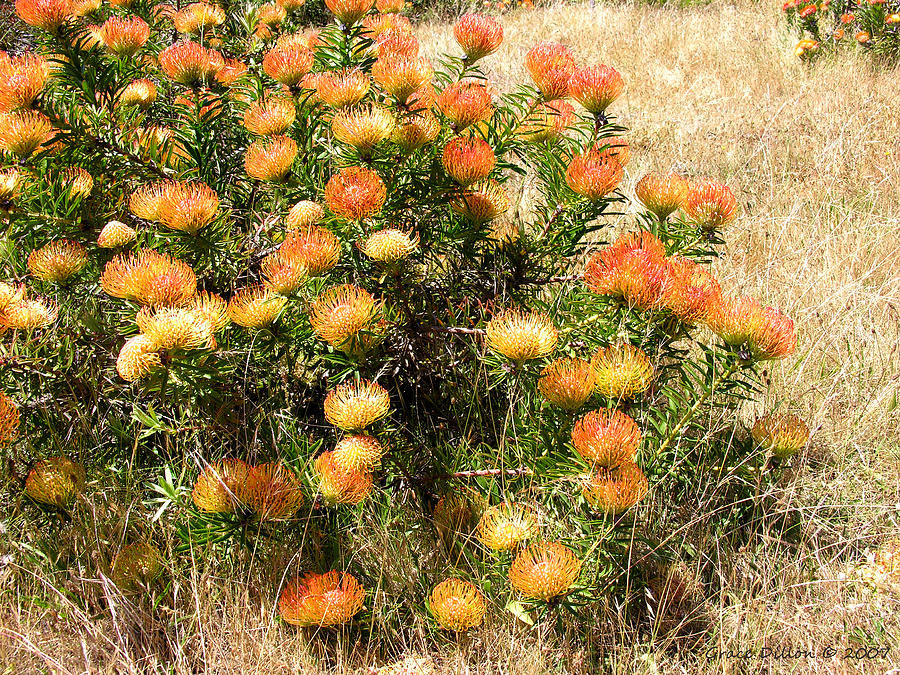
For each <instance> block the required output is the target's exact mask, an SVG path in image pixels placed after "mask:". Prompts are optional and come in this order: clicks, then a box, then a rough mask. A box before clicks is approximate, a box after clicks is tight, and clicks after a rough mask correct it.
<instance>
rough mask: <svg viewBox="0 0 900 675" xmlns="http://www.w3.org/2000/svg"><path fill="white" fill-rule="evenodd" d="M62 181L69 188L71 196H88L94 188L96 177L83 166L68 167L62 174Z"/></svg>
mask: <svg viewBox="0 0 900 675" xmlns="http://www.w3.org/2000/svg"><path fill="white" fill-rule="evenodd" d="M62 182H63V185H65V186H66V187H68V188H69V196H70V197H87V196H88V195H89V194H90V193H91V190H93V189H94V178H93V177H92V176H91V174H89V173H88V172H87V171H86V170H85V169H82V168H81V167H73V168H71V169H67V170H66V171H65V172H64V173H63V175H62Z"/></svg>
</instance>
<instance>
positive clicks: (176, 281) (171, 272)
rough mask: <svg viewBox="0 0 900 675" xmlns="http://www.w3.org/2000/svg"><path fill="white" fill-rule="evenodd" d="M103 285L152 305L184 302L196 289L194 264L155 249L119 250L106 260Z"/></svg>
mask: <svg viewBox="0 0 900 675" xmlns="http://www.w3.org/2000/svg"><path fill="white" fill-rule="evenodd" d="M100 286H101V287H102V288H103V290H104V291H106V292H107V293H108V294H109V295H111V296H113V297H114V298H123V299H125V300H131V301H134V302H137V303H140V304H142V305H149V306H151V307H156V306H163V307H174V306H177V305H183V304H185V303H186V302H188V301H189V300H190V299H191V298H193V297H194V296H195V295H196V293H197V277H196V275H195V274H194V270H192V269H191V267H190V266H189V265H188V264H186V263H183V262H181V261H180V260H175V259H174V258H171V257H170V256H167V255H165V254H163V253H157V252H156V251H151V250H143V251H137V252H135V253H128V254H125V253H120V254H119V255H117V256H115V257H114V258H113V259H112V260H110V261H109V262H108V263H107V264H106V268H105V269H104V270H103V275H102V276H101V277H100Z"/></svg>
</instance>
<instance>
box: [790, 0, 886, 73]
mask: <svg viewBox="0 0 900 675" xmlns="http://www.w3.org/2000/svg"><path fill="white" fill-rule="evenodd" d="M782 11H783V12H784V14H785V16H786V17H787V20H788V23H789V24H790V25H791V27H792V28H794V30H795V31H796V32H797V33H798V34H799V35H800V40H799V41H798V42H797V44H796V46H795V47H794V53H795V54H796V55H797V56H798V57H799V58H801V59H804V60H810V59H814V58H816V57H817V56H819V55H820V54H823V53H829V52H833V51H835V50H837V49H841V48H844V49H854V48H855V49H860V50H862V51H863V52H865V53H867V54H871V55H873V56H874V57H876V58H877V59H879V60H881V61H884V62H887V63H889V64H890V63H894V62H896V60H897V58H898V57H900V3H898V2H897V1H896V0H859V1H858V2H857V1H853V0H851V2H836V3H831V2H829V1H828V0H825V1H823V2H820V3H816V2H806V1H805V0H787V2H785V3H784V5H783V6H782Z"/></svg>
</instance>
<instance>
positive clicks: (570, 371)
mask: <svg viewBox="0 0 900 675" xmlns="http://www.w3.org/2000/svg"><path fill="white" fill-rule="evenodd" d="M596 377H597V376H596V375H595V374H594V368H593V366H591V364H590V363H589V362H588V361H585V360H583V359H574V358H569V357H564V358H560V359H556V360H555V361H554V362H553V363H551V364H550V365H548V366H547V367H546V368H544V370H542V371H541V376H540V378H539V379H538V391H540V392H541V394H542V395H543V397H544V398H545V399H547V400H548V401H550V403H552V404H553V405H557V406H559V407H560V408H562V409H563V410H569V411H575V410H578V409H579V408H580V407H581V406H583V405H584V404H585V402H586V401H587V400H588V399H589V398H590V397H591V394H592V393H594V381H595V380H596Z"/></svg>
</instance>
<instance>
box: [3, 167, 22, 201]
mask: <svg viewBox="0 0 900 675" xmlns="http://www.w3.org/2000/svg"><path fill="white" fill-rule="evenodd" d="M22 183H23V180H22V174H21V173H20V172H19V170H18V169H16V168H10V169H3V170H0V204H2V202H9V201H12V200H13V199H15V198H16V197H18V196H19V192H20V190H21V187H22ZM8 206H9V205H8V204H6V205H0V208H6V207H8Z"/></svg>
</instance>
